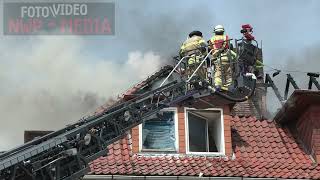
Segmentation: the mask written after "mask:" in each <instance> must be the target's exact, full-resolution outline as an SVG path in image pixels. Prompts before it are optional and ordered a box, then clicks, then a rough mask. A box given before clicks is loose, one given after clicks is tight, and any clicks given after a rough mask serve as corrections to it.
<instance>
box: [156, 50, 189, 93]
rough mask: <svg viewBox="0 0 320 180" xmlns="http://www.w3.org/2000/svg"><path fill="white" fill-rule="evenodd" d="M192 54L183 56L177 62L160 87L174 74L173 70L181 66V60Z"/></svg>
mask: <svg viewBox="0 0 320 180" xmlns="http://www.w3.org/2000/svg"><path fill="white" fill-rule="evenodd" d="M188 57H191V56H184V57H183V58H181V59H180V61H179V62H178V63H177V65H176V66H175V67H174V68H173V69H172V71H171V72H170V73H169V75H168V76H167V77H166V78H165V79H164V80H163V81H162V83H161V84H160V87H162V86H163V84H164V83H165V82H166V81H167V80H168V79H169V77H170V76H171V75H172V74H173V72H174V71H175V70H176V69H177V68H178V67H179V65H180V64H181V62H182V61H183V60H184V59H186V58H188Z"/></svg>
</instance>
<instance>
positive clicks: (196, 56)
mask: <svg viewBox="0 0 320 180" xmlns="http://www.w3.org/2000/svg"><path fill="white" fill-rule="evenodd" d="M206 47H207V44H206V42H205V40H204V39H203V36H202V33H201V32H200V31H192V32H191V33H190V34H189V38H188V39H187V40H186V41H185V42H184V43H183V44H182V46H181V49H180V53H179V54H180V57H181V58H182V57H185V56H191V57H190V58H188V60H187V75H188V77H190V76H191V75H192V73H193V72H194V71H195V69H196V68H197V67H198V66H199V64H200V63H201V61H202V59H203V58H204V57H205V55H206ZM197 75H198V76H199V77H200V78H202V79H205V78H206V70H205V66H203V67H201V68H199V70H198V71H197Z"/></svg>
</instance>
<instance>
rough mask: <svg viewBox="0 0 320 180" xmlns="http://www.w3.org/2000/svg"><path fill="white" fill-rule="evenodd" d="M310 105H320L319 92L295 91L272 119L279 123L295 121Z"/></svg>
mask: <svg viewBox="0 0 320 180" xmlns="http://www.w3.org/2000/svg"><path fill="white" fill-rule="evenodd" d="M311 104H312V105H316V104H320V91H312V90H295V91H294V92H293V93H292V94H291V96H290V98H289V99H288V100H287V101H286V103H285V104H284V105H283V106H282V108H281V109H280V111H279V112H278V113H277V114H276V116H275V117H274V119H275V121H276V122H279V123H285V122H287V121H296V120H297V118H298V117H300V115H301V113H303V112H304V111H305V110H306V109H307V108H308V107H309V106H310V105H311Z"/></svg>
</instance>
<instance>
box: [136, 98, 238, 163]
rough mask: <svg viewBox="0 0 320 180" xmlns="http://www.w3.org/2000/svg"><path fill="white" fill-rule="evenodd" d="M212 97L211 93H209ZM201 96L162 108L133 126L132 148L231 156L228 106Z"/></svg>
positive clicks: (148, 152) (143, 152)
mask: <svg viewBox="0 0 320 180" xmlns="http://www.w3.org/2000/svg"><path fill="white" fill-rule="evenodd" d="M211 98H212V97H211ZM210 102H214V101H208V100H202V101H199V102H197V103H195V104H190V105H188V104H187V103H186V104H179V105H177V106H174V107H170V108H166V109H163V110H162V111H161V113H160V115H159V116H161V117H158V118H159V119H152V120H148V121H145V122H144V123H143V124H141V125H139V126H137V127H135V128H133V129H132V131H131V132H132V133H131V136H132V151H133V153H138V154H141V155H159V154H162V155H163V154H167V155H168V154H169V155H170V154H171V155H178V154H180V155H181V154H185V155H207V156H219V157H225V156H231V155H232V144H231V125H230V124H231V123H230V121H231V116H230V109H231V106H232V105H230V104H229V102H226V103H225V104H222V105H220V106H219V105H215V104H214V103H213V104H211V103H210Z"/></svg>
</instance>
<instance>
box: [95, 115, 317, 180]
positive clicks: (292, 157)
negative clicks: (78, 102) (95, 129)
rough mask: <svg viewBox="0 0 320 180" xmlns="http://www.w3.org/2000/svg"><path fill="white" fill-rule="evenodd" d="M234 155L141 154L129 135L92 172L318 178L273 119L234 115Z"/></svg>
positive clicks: (296, 141) (291, 135)
mask: <svg viewBox="0 0 320 180" xmlns="http://www.w3.org/2000/svg"><path fill="white" fill-rule="evenodd" d="M231 126H232V145H233V151H234V152H235V158H232V159H230V158H221V157H220V158H219V157H208V156H207V157H206V156H191V155H182V154H181V155H163V156H142V155H140V154H134V153H132V150H131V138H130V135H128V136H126V137H125V138H124V139H122V140H119V141H117V142H115V143H113V144H111V145H109V146H108V149H109V155H108V156H106V157H101V158H98V159H97V160H95V161H93V162H91V163H90V167H91V174H96V175H116V174H117V175H160V176H162V175H168V176H169V175H174V176H197V175H199V174H200V173H203V176H218V177H219V176H221V177H225V176H230V177H235V176H236V177H273V178H275V177H276V178H299V179H300V178H311V179H320V165H316V164H314V162H313V161H312V159H311V158H310V156H309V155H308V154H306V153H305V152H304V150H303V146H302V144H301V143H300V141H299V139H298V138H297V135H296V134H294V133H291V132H290V131H289V129H288V128H287V127H279V126H278V125H277V124H276V123H275V122H274V121H269V120H257V119H256V118H254V117H243V118H239V117H237V116H236V117H234V118H233V119H232V121H231Z"/></svg>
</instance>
